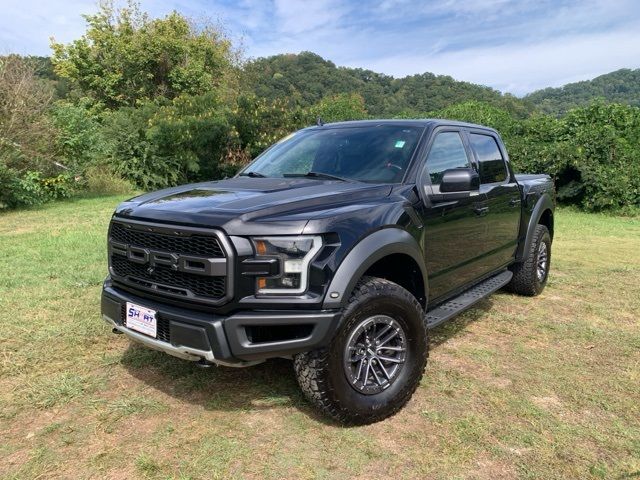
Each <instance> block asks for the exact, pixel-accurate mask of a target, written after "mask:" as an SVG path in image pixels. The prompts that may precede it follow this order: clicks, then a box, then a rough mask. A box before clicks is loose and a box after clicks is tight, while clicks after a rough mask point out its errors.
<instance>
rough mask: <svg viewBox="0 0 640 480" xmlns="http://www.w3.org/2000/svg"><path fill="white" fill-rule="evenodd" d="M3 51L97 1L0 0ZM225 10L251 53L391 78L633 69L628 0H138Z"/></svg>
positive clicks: (484, 80) (75, 19)
mask: <svg viewBox="0 0 640 480" xmlns="http://www.w3.org/2000/svg"><path fill="white" fill-rule="evenodd" d="M118 1H119V3H122V1H123V0H118ZM0 2H1V3H2V5H0V11H1V12H2V15H1V16H0V52H3V51H4V52H8V51H16V52H18V53H36V54H44V55H46V54H49V53H50V51H49V46H48V45H49V36H50V35H52V34H55V36H56V40H58V41H62V42H69V41H70V40H72V39H74V38H78V37H79V36H80V35H82V33H83V32H84V29H85V23H84V20H83V19H82V17H81V13H90V12H94V11H96V9H97V5H96V3H94V0H49V1H48V2H40V1H37V0H24V1H22V2H20V3H17V2H10V3H9V4H7V5H4V3H6V0H0ZM142 8H143V9H145V10H149V11H150V12H151V14H152V15H154V16H161V15H165V14H166V13H168V12H169V11H171V10H173V9H176V10H178V11H180V12H182V13H184V14H186V15H188V16H191V17H195V18H202V17H205V18H211V19H214V20H215V19H222V21H223V22H224V23H226V25H228V27H229V28H230V30H231V33H232V34H233V36H234V38H242V41H243V44H244V46H245V49H246V50H245V51H246V53H247V55H248V56H250V57H256V56H266V55H274V54H277V53H295V52H300V51H302V50H310V51H313V52H316V53H318V54H320V55H322V56H324V57H325V58H327V59H329V60H332V61H333V62H335V63H336V64H338V65H346V66H357V67H362V68H367V69H371V70H375V71H379V72H382V73H386V74H391V75H394V76H404V75H406V74H413V73H423V72H425V71H428V72H434V73H438V74H447V75H451V76H453V77H454V78H457V79H460V80H467V81H472V82H475V83H480V84H485V85H490V86H492V87H494V88H498V89H501V90H506V91H511V92H513V93H516V94H523V93H526V92H528V91H531V90H533V89H537V88H542V87H546V86H551V85H554V86H557V85H561V84H563V83H566V82H569V81H574V80H578V79H586V78H590V77H593V76H594V75H598V74H601V73H606V72H608V71H611V70H614V69H617V68H621V67H630V68H634V67H636V68H637V67H640V49H638V48H637V47H638V46H640V34H639V33H636V32H640V4H638V3H637V1H636V0H582V1H580V0H463V1H462V0H440V1H438V2H420V1H410V0H372V1H367V2H356V1H355V0H314V1H300V0H237V1H236V2H231V1H228V0H142Z"/></svg>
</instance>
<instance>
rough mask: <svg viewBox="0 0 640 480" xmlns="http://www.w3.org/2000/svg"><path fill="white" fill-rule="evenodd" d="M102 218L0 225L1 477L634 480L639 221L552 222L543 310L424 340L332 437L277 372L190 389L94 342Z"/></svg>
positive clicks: (227, 373)
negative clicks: (410, 380)
mask: <svg viewBox="0 0 640 480" xmlns="http://www.w3.org/2000/svg"><path fill="white" fill-rule="evenodd" d="M120 200H121V198H115V197H110V198H94V199H83V200H78V201H75V202H66V203H53V204H50V205H47V206H45V207H43V208H40V209H33V210H23V211H16V212H9V213H4V214H2V215H0V432H1V433H0V458H2V461H1V462H0V477H3V478H16V479H23V478H36V477H46V478H61V477H63V478H89V477H98V478H104V477H116V478H162V479H165V478H184V479H198V478H224V479H227V478H274V479H275V478H336V477H337V478H344V477H355V478H381V477H382V478H384V477H391V476H396V477H403V478H436V479H438V478H442V479H449V478H490V479H494V478H525V479H526V478H559V479H560V478H620V479H622V478H639V477H640V328H639V327H640V322H639V320H638V312H639V311H640V219H638V218H616V217H608V216H602V215H588V214H582V213H578V212H574V211H569V210H560V211H559V212H558V214H557V225H556V240H555V243H554V250H553V267H552V273H551V277H550V280H549V285H548V287H547V289H546V290H545V292H544V293H543V295H541V296H539V297H537V298H522V297H517V296H513V295H509V294H505V293H499V294H497V295H494V296H493V297H491V298H490V299H488V300H485V301H483V302H481V303H480V304H479V305H478V307H477V308H475V309H473V310H470V311H468V312H466V313H464V314H463V315H461V316H460V317H459V318H457V319H456V320H454V321H452V322H450V323H448V324H446V325H444V326H442V327H440V328H438V329H437V330H436V331H435V332H433V338H432V352H431V356H430V361H429V365H428V367H427V371H426V375H425V377H424V380H423V381H422V384H421V385H420V388H419V389H418V391H417V392H416V394H415V396H414V398H413V399H412V400H411V402H410V403H409V405H408V406H407V407H406V408H405V409H404V410H403V411H402V412H400V413H399V414H398V415H396V416H395V417H393V418H391V419H389V420H387V421H384V422H381V423H378V424H376V425H371V426H366V427H358V428H344V427H341V426H339V425H336V424H334V423H331V422H329V421H326V420H325V419H323V418H322V417H320V416H318V415H317V414H316V413H315V412H314V410H313V409H311V408H310V407H309V406H308V405H307V403H306V402H305V401H304V399H303V398H302V396H301V394H300V392H299V390H298V388H297V385H296V383H295V379H294V377H293V374H292V368H291V364H290V362H287V361H284V360H277V361H272V362H268V363H267V364H264V365H260V366H256V367H253V368H249V369H225V368H211V369H208V370H200V369H197V368H196V367H195V366H194V365H192V364H191V363H189V362H184V361H181V360H178V359H174V358H171V357H169V356H166V355H162V354H160V353H158V352H154V351H151V350H146V349H144V348H141V347H139V346H137V345H132V344H129V342H128V341H127V340H126V339H124V338H123V337H122V336H114V335H111V334H110V332H109V328H108V327H107V326H106V325H105V324H103V322H102V320H101V319H100V314H99V298H100V285H101V282H102V280H103V277H104V276H105V271H106V245H105V236H106V228H107V224H108V221H109V217H110V214H111V212H112V210H113V207H114V206H115V205H116V204H117V203H118V202H119V201H120Z"/></svg>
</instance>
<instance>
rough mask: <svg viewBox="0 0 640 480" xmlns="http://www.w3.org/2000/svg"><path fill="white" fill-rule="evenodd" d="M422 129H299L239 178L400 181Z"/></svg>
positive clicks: (272, 148) (266, 153) (256, 160)
mask: <svg viewBox="0 0 640 480" xmlns="http://www.w3.org/2000/svg"><path fill="white" fill-rule="evenodd" d="M422 130H423V129H422V127H408V126H402V125H376V126H366V127H344V128H325V129H313V130H301V131H298V132H296V133H293V134H291V135H289V136H288V137H285V138H284V139H282V140H280V141H279V142H278V143H276V144H275V145H274V146H273V147H271V148H270V149H269V150H267V151H266V152H264V153H263V154H262V155H260V156H258V158H256V159H255V161H254V162H253V163H251V164H250V165H249V166H248V167H246V168H245V169H244V170H243V171H242V172H241V173H240V175H246V176H255V177H288V176H306V175H308V176H310V177H314V178H324V179H328V180H331V179H335V180H339V179H346V180H356V181H361V182H372V183H399V182H401V181H402V178H403V177H404V174H405V172H406V170H407V167H408V166H409V162H410V161H411V157H412V155H413V152H414V150H415V148H416V145H417V144H418V140H419V139H420V134H421V133H422Z"/></svg>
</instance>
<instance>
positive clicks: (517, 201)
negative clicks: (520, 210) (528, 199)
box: [509, 198, 522, 207]
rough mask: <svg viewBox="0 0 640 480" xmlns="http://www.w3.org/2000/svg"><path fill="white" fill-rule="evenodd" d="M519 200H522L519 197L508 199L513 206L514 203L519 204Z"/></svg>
mask: <svg viewBox="0 0 640 480" xmlns="http://www.w3.org/2000/svg"><path fill="white" fill-rule="evenodd" d="M521 201H522V200H521V199H520V198H512V199H511V200H509V205H511V206H512V207H515V206H516V205H520V202H521Z"/></svg>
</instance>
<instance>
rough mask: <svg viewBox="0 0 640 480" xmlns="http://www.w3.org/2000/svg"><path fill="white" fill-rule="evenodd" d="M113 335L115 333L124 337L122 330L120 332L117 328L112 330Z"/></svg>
mask: <svg viewBox="0 0 640 480" xmlns="http://www.w3.org/2000/svg"><path fill="white" fill-rule="evenodd" d="M111 333H115V334H116V335H122V332H121V331H120V330H118V329H117V328H112V329H111Z"/></svg>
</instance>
